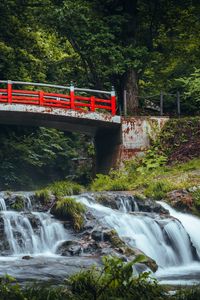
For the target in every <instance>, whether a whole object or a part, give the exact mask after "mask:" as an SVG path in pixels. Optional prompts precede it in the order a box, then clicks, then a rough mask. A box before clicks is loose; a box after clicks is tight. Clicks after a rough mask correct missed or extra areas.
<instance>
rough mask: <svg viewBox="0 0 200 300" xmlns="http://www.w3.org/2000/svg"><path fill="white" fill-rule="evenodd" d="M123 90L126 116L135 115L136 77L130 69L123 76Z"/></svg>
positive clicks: (136, 103) (136, 107) (136, 97)
mask: <svg viewBox="0 0 200 300" xmlns="http://www.w3.org/2000/svg"><path fill="white" fill-rule="evenodd" d="M124 90H126V100H127V114H128V115H135V114H137V112H138V106H139V101H138V75H137V73H136V72H135V71H134V70H133V69H131V70H128V71H127V73H126V74H125V76H124Z"/></svg>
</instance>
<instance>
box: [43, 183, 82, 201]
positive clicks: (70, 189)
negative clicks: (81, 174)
mask: <svg viewBox="0 0 200 300" xmlns="http://www.w3.org/2000/svg"><path fill="white" fill-rule="evenodd" d="M47 188H48V189H49V190H50V191H51V192H52V193H53V194H54V195H55V196H56V197H63V196H72V195H78V194H81V193H82V192H83V191H84V188H83V186H82V185H80V184H78V183H76V182H72V181H68V180H63V181H56V182H54V183H52V184H50V185H49V186H48V187H47Z"/></svg>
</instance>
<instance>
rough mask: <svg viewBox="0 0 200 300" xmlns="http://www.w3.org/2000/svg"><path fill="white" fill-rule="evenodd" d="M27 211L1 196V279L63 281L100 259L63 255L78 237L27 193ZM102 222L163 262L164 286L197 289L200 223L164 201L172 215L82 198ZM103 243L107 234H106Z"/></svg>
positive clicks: (134, 204) (160, 264)
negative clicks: (63, 249) (60, 250)
mask: <svg viewBox="0 0 200 300" xmlns="http://www.w3.org/2000/svg"><path fill="white" fill-rule="evenodd" d="M26 199H27V201H26V203H25V204H24V209H23V210H22V211H14V210H10V209H9V208H8V207H7V203H6V201H5V199H4V197H3V195H2V196H1V198H0V235H1V239H0V275H4V274H9V275H11V276H13V277H15V278H17V279H18V280H19V281H22V282H23V281H31V280H53V281H54V282H55V281H58V282H59V281H61V280H62V279H63V278H65V277H67V276H68V275H70V274H73V273H74V272H77V271H79V270H80V268H88V267H89V266H91V265H93V264H94V263H96V264H99V263H100V258H99V257H94V256H91V257H90V256H87V255H84V254H81V255H79V256H61V255H59V254H58V252H57V249H58V247H59V245H61V244H62V243H63V242H64V241H69V240H70V241H71V240H76V239H77V238H78V237H77V236H76V235H75V234H74V233H73V232H72V230H69V228H66V227H65V226H64V224H63V222H61V221H59V220H56V219H55V218H54V217H53V216H52V215H51V214H50V213H49V212H40V211H35V209H34V207H33V206H32V203H31V199H30V197H29V196H28V195H27V196H26ZM76 200H77V201H79V202H81V203H83V204H85V206H86V207H87V208H88V210H89V211H90V212H91V213H92V214H93V215H94V216H95V218H96V219H97V220H98V222H99V223H100V224H102V225H104V226H105V225H106V226H107V227H108V228H112V229H115V230H116V232H117V233H118V235H119V237H120V238H121V239H122V240H124V241H125V242H126V244H127V245H128V246H129V247H134V248H138V249H140V250H141V251H143V252H144V253H145V254H146V255H148V256H149V257H151V258H152V259H154V260H155V261H156V263H157V264H158V270H157V272H156V273H155V274H152V276H154V277H156V278H157V279H158V280H159V281H160V283H163V284H170V285H177V284H181V285H187V284H189V285H192V284H195V283H199V282H200V237H199V235H198V228H200V219H198V218H197V217H194V216H192V215H189V214H185V213H180V212H177V211H176V210H174V209H172V208H171V207H170V206H169V205H168V204H166V203H164V202H158V204H159V205H161V206H162V207H163V208H165V209H167V210H168V211H169V213H170V215H161V214H159V213H155V212H154V213H152V212H143V211H141V210H140V209H139V208H138V205H137V202H136V201H134V200H131V201H132V203H131V202H130V199H129V200H126V199H125V200H124V199H123V200H121V203H120V206H119V209H118V210H117V209H112V208H110V207H106V206H103V205H101V204H98V203H97V202H96V201H95V199H94V198H92V197H91V196H90V197H88V196H77V197H76ZM102 239H103V236H102Z"/></svg>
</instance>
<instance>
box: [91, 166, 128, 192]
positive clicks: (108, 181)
mask: <svg viewBox="0 0 200 300" xmlns="http://www.w3.org/2000/svg"><path fill="white" fill-rule="evenodd" d="M128 189H129V180H128V178H127V176H126V174H125V173H124V172H123V171H119V170H117V171H116V170H112V171H111V172H110V173H109V175H103V174H97V175H96V178H95V179H94V180H93V182H92V184H91V190H93V191H125V190H128Z"/></svg>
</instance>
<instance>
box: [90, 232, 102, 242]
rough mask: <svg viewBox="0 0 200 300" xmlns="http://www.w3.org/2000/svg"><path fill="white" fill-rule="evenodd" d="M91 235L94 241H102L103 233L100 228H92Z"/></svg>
mask: <svg viewBox="0 0 200 300" xmlns="http://www.w3.org/2000/svg"><path fill="white" fill-rule="evenodd" d="M91 237H92V238H93V240H95V241H103V237H104V233H103V232H102V230H93V231H92V234H91Z"/></svg>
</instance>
